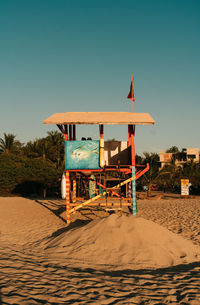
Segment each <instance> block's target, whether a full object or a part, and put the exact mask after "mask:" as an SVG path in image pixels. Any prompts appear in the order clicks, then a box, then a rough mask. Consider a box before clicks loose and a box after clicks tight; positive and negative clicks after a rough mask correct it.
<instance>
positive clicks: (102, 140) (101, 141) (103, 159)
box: [99, 125, 105, 167]
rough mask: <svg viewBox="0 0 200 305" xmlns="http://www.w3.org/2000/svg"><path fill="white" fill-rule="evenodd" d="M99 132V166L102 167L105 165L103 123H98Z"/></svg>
mask: <svg viewBox="0 0 200 305" xmlns="http://www.w3.org/2000/svg"><path fill="white" fill-rule="evenodd" d="M99 132H100V152H99V155H100V167H104V165H105V158H104V137H103V125H99Z"/></svg>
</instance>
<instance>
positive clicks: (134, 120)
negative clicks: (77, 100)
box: [43, 112, 155, 125]
mask: <svg viewBox="0 0 200 305" xmlns="http://www.w3.org/2000/svg"><path fill="white" fill-rule="evenodd" d="M43 123H44V124H58V125H62V124H63V125H67V124H73V125H95V124H99V125H101V124H102V125H129V124H132V125H153V124H154V123H155V121H154V120H153V118H152V117H151V116H150V114H148V113H134V112H64V113H55V114H53V115H51V116H50V117H49V118H47V119H46V120H44V121H43Z"/></svg>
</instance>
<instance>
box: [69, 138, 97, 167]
mask: <svg viewBox="0 0 200 305" xmlns="http://www.w3.org/2000/svg"><path fill="white" fill-rule="evenodd" d="M99 149H100V145H99V141H97V140H96V141H95V140H88V141H65V169H67V170H70V169H99V168H100V166H99Z"/></svg>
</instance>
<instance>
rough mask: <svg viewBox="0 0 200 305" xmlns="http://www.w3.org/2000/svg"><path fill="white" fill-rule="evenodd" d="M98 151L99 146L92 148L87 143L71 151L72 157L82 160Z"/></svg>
mask: <svg viewBox="0 0 200 305" xmlns="http://www.w3.org/2000/svg"><path fill="white" fill-rule="evenodd" d="M98 153H99V152H98V148H95V149H93V150H90V149H89V148H88V147H87V146H86V145H82V146H80V147H78V148H76V149H74V150H73V152H72V153H71V158H72V159H77V160H82V159H86V160H88V158H89V157H90V156H91V154H98Z"/></svg>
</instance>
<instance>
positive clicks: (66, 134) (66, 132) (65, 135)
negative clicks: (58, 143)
mask: <svg viewBox="0 0 200 305" xmlns="http://www.w3.org/2000/svg"><path fill="white" fill-rule="evenodd" d="M64 127H65V130H64V139H65V141H68V139H69V137H68V125H65V126H64Z"/></svg>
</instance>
